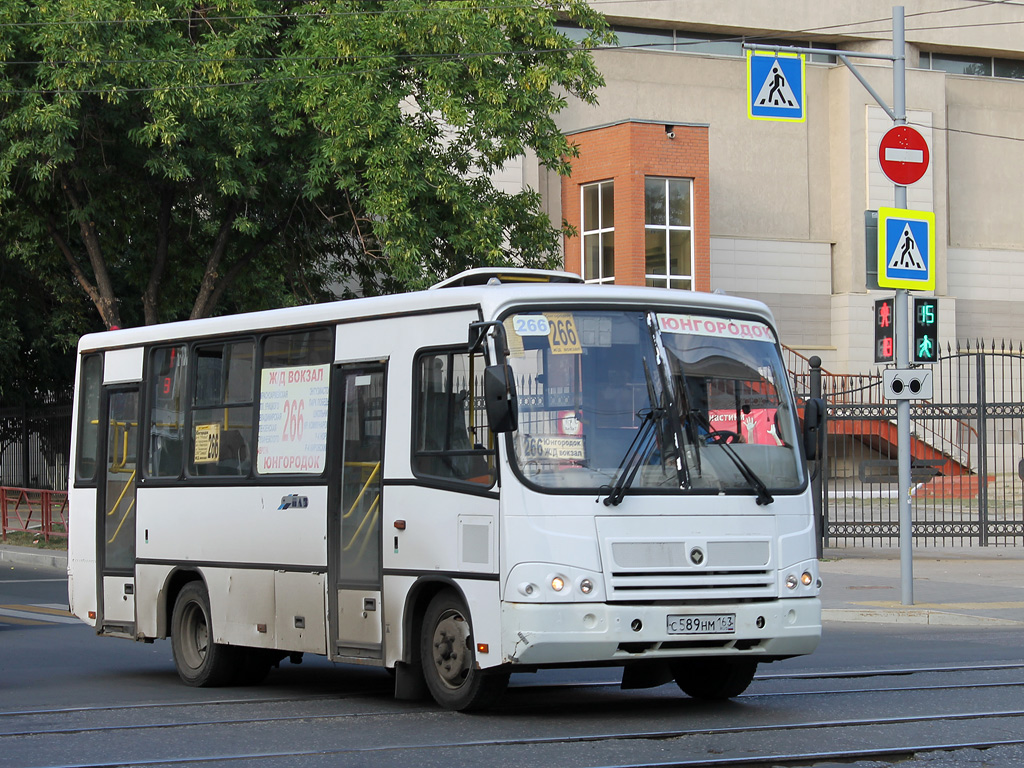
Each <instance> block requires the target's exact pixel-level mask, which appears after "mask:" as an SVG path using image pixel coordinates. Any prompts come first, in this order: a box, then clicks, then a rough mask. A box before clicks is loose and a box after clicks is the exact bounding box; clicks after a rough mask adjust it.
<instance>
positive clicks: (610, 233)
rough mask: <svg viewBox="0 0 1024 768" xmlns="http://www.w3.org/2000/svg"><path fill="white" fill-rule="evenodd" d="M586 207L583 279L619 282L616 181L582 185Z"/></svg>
mask: <svg viewBox="0 0 1024 768" xmlns="http://www.w3.org/2000/svg"><path fill="white" fill-rule="evenodd" d="M580 195H581V197H582V200H581V208H582V210H583V279H584V280H585V281H586V282H588V283H611V282H614V281H615V184H614V182H611V181H601V182H598V183H596V184H585V185H584V186H582V187H581V188H580Z"/></svg>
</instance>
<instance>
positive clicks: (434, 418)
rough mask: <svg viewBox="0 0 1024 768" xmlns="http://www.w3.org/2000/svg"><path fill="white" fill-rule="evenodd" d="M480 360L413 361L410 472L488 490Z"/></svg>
mask: <svg viewBox="0 0 1024 768" xmlns="http://www.w3.org/2000/svg"><path fill="white" fill-rule="evenodd" d="M484 367H485V363H484V359H483V356H482V355H473V356H470V355H469V354H468V353H465V352H431V353H426V354H423V355H421V356H420V357H419V359H418V370H417V373H418V389H417V396H416V415H415V420H414V424H415V429H416V434H415V435H414V439H413V445H414V451H413V461H412V468H413V472H415V474H417V475H423V476H428V477H436V478H444V479H450V480H457V481H461V482H469V483H474V484H480V485H484V486H490V485H491V484H492V483H493V482H494V457H493V450H491V449H490V448H489V447H488V443H489V441H490V434H489V431H488V428H487V417H486V414H485V413H484V411H483V405H482V397H481V396H482V392H483V389H482V388H483V383H482V376H483V371H484Z"/></svg>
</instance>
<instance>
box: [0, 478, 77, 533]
mask: <svg viewBox="0 0 1024 768" xmlns="http://www.w3.org/2000/svg"><path fill="white" fill-rule="evenodd" d="M15 531H19V532H23V533H31V534H34V535H36V536H41V537H42V538H43V539H45V540H46V541H49V540H50V539H51V538H54V537H56V538H65V539H66V538H67V535H68V494H67V491H41V490H37V489H35V488H7V487H4V486H0V534H2V538H3V541H7V534H8V533H12V532H15Z"/></svg>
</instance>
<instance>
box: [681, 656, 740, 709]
mask: <svg viewBox="0 0 1024 768" xmlns="http://www.w3.org/2000/svg"><path fill="white" fill-rule="evenodd" d="M755 672H757V662H756V661H754V660H752V659H692V660H687V661H680V662H677V663H676V664H675V665H673V667H672V674H673V676H674V677H675V680H676V685H678V686H679V687H680V688H681V689H682V691H683V693H685V694H686V695H687V696H692V697H693V698H695V699H708V700H715V701H721V700H723V699H731V698H732V697H733V696H739V695H740V694H741V693H743V692H744V691H745V690H747V686H748V685H750V683H751V682H753V680H754V673H755Z"/></svg>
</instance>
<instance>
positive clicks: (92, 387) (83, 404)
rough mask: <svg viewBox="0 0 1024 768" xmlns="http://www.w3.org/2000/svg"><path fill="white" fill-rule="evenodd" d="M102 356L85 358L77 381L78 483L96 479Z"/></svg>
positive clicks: (76, 474) (76, 473)
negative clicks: (79, 378)
mask: <svg viewBox="0 0 1024 768" xmlns="http://www.w3.org/2000/svg"><path fill="white" fill-rule="evenodd" d="M102 374H103V356H102V355H89V356H88V357H85V358H83V359H82V379H81V381H80V382H79V383H78V386H79V391H80V392H81V400H80V401H79V403H78V456H77V461H76V462H75V463H76V466H75V478H76V479H77V480H78V481H79V482H85V483H89V482H93V481H95V480H96V468H97V466H99V461H98V457H99V445H100V382H101V380H102Z"/></svg>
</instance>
